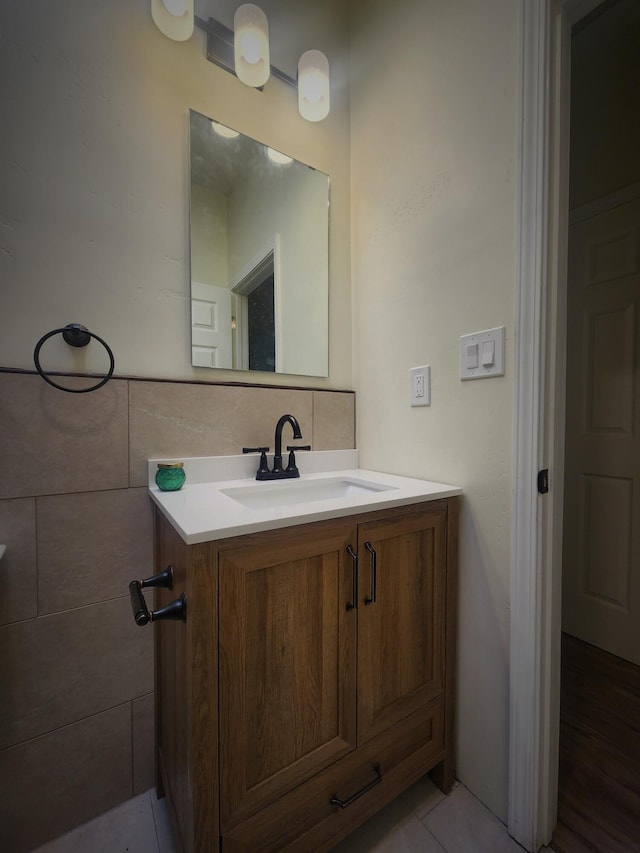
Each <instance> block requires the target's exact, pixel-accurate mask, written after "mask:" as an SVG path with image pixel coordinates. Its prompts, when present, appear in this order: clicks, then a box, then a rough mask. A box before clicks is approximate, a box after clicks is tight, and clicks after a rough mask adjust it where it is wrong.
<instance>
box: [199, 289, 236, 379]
mask: <svg viewBox="0 0 640 853" xmlns="http://www.w3.org/2000/svg"><path fill="white" fill-rule="evenodd" d="M191 363H192V364H193V366H194V367H233V357H232V351H231V291H230V290H229V289H228V288H226V287H216V286H215V285H213V284H203V283H202V282H200V281H192V282H191Z"/></svg>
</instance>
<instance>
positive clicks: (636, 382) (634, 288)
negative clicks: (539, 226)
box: [562, 200, 640, 664]
mask: <svg viewBox="0 0 640 853" xmlns="http://www.w3.org/2000/svg"><path fill="white" fill-rule="evenodd" d="M639 266H640V200H637V201H633V202H629V203H627V204H624V205H621V206H619V207H617V208H614V209H613V210H609V211H607V212H606V213H601V214H599V215H597V216H594V217H592V218H590V219H587V220H585V221H583V222H579V223H577V224H575V225H572V226H571V227H570V229H569V270H568V294H567V301H568V304H567V316H568V324H567V434H566V467H565V509H564V545H563V604H562V628H563V630H564V631H566V632H567V633H569V634H572V635H573V636H575V637H579V638H580V639H582V640H585V641H586V642H588V643H591V644H593V645H595V646H598V647H600V648H602V649H605V650H606V651H609V652H611V653H612V654H614V655H617V656H619V657H622V658H626V659H627V660H630V661H632V662H633V663H636V664H640V436H639V432H640V378H639V374H640V371H638V361H639V335H638V331H639V315H640V310H639V307H640V270H639Z"/></svg>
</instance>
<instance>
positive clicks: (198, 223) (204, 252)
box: [190, 183, 229, 287]
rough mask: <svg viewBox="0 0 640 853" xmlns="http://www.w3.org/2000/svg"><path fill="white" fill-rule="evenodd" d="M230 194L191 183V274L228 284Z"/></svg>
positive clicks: (202, 278)
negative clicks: (228, 202)
mask: <svg viewBox="0 0 640 853" xmlns="http://www.w3.org/2000/svg"><path fill="white" fill-rule="evenodd" d="M226 221H227V198H226V196H224V195H223V194H222V193H221V192H219V191H218V190H216V189H214V188H213V187H203V186H201V185H200V184H194V183H192V184H191V216H190V225H191V229H190V230H191V235H190V236H191V278H192V280H193V281H202V282H204V283H205V284H213V285H215V286H216V287H227V285H228V282H229V258H228V241H227V228H226V224H225V223H226Z"/></svg>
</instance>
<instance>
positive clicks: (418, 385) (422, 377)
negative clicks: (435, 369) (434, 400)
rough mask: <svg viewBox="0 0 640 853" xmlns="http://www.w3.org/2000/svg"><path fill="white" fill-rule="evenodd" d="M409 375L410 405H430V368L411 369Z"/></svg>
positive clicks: (427, 366) (425, 366) (426, 366)
mask: <svg viewBox="0 0 640 853" xmlns="http://www.w3.org/2000/svg"><path fill="white" fill-rule="evenodd" d="M409 373H410V375H411V405H412V406H430V405H431V366H430V365H428V364H427V365H424V366H423V367H412V368H411V370H410V371H409Z"/></svg>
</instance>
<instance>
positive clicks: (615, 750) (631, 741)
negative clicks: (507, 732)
mask: <svg viewBox="0 0 640 853" xmlns="http://www.w3.org/2000/svg"><path fill="white" fill-rule="evenodd" d="M551 847H552V848H553V849H554V850H556V851H558V853H640V667H638V666H635V665H634V664H632V663H629V662H628V661H625V660H622V659H621V658H617V657H614V656H613V655H610V654H608V653H607V652H604V651H602V650H601V649H597V648H595V647H594V646H590V645H588V644H587V643H584V642H582V641H581V640H577V639H576V638H575V637H570V636H568V635H567V634H564V635H563V637H562V689H561V707H560V775H559V797H558V826H557V828H556V831H555V833H554V836H553V841H552V842H551Z"/></svg>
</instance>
